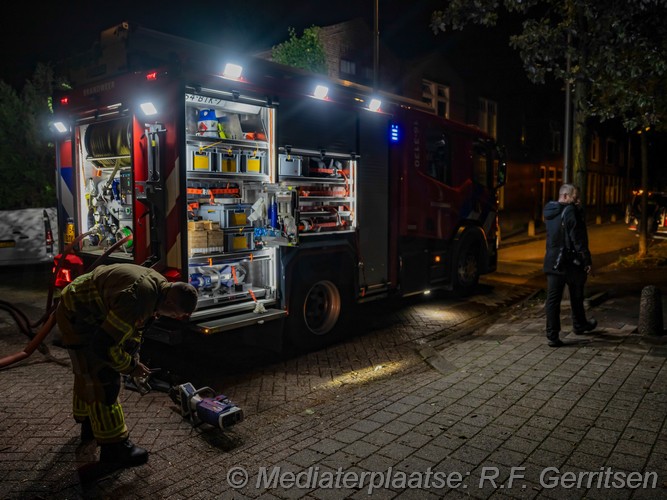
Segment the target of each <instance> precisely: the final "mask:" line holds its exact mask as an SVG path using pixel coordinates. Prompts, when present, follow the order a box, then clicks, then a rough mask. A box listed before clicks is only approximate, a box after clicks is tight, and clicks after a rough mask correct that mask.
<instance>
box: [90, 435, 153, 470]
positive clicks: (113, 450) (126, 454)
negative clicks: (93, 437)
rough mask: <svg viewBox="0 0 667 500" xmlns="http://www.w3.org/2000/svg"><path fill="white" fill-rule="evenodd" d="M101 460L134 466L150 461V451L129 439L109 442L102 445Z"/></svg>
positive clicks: (124, 465)
mask: <svg viewBox="0 0 667 500" xmlns="http://www.w3.org/2000/svg"><path fill="white" fill-rule="evenodd" d="M100 448H101V453H100V462H103V463H106V464H114V465H116V466H119V467H134V466H135V465H142V464H145V463H146V462H148V452H147V451H146V450H144V449H143V448H140V447H139V446H136V445H135V444H133V443H132V441H130V440H129V439H126V440H125V441H122V442H120V443H110V444H109V443H107V444H103V445H101V446H100Z"/></svg>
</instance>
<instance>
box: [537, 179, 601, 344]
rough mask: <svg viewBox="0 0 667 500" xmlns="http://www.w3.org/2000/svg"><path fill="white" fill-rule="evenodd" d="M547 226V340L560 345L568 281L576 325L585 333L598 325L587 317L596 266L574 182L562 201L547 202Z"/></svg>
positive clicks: (563, 190)
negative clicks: (588, 283) (587, 297)
mask: <svg viewBox="0 0 667 500" xmlns="http://www.w3.org/2000/svg"><path fill="white" fill-rule="evenodd" d="M544 220H545V223H546V229H547V241H546V254H545V256H544V268H543V270H544V272H545V273H546V275H547V300H546V303H545V310H546V317H547V326H546V333H547V340H548V342H549V346H551V347H560V346H562V345H563V342H562V341H561V340H560V338H559V334H560V303H561V300H562V298H563V290H564V288H565V285H567V288H568V290H569V292H570V306H571V309H572V329H573V331H574V333H575V334H577V335H583V334H585V333H586V332H589V331H592V330H594V329H595V327H596V326H597V321H595V320H594V319H591V320H590V321H588V320H587V319H586V310H585V309H584V285H585V284H586V279H587V277H588V275H589V274H590V273H591V270H592V261H591V252H590V250H589V248H588V232H587V230H586V222H585V220H584V215H583V210H582V209H581V207H580V206H579V190H578V189H577V188H576V187H575V186H573V185H572V184H563V185H562V186H561V188H560V191H559V195H558V201H550V202H549V203H547V204H546V205H545V206H544Z"/></svg>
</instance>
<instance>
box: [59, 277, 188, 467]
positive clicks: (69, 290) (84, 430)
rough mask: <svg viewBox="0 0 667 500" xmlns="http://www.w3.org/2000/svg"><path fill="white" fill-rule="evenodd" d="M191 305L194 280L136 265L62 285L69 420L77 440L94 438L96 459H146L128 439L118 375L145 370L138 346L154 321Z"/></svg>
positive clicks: (127, 462)
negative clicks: (70, 384)
mask: <svg viewBox="0 0 667 500" xmlns="http://www.w3.org/2000/svg"><path fill="white" fill-rule="evenodd" d="M196 305H197V291H196V289H195V288H194V287H193V286H192V285H190V284H187V283H181V282H176V283H170V282H169V281H167V279H166V278H165V277H164V276H162V275H161V274H160V273H158V272H157V271H154V270H153V269H150V268H146V267H142V266H138V265H135V264H113V265H108V266H99V267H97V268H96V269H94V270H93V271H91V272H89V273H87V274H84V275H82V276H80V277H78V278H77V279H75V280H74V281H73V282H72V283H71V284H70V285H68V286H67V287H66V288H65V289H64V290H63V292H62V297H61V300H60V303H59V304H58V309H57V312H56V318H57V321H58V327H59V328H60V331H61V333H62V341H63V346H64V347H66V348H67V350H68V352H69V355H70V358H71V360H72V371H73V372H74V391H73V392H74V395H73V414H74V419H75V420H76V421H77V422H78V423H80V424H81V439H82V441H86V440H92V439H93V438H94V439H96V440H97V443H98V444H99V445H100V448H101V452H100V462H102V463H108V464H114V465H116V466H120V467H130V466H134V465H140V464H143V463H145V462H146V461H147V460H148V452H147V451H146V450H145V449H143V448H140V447H138V446H136V445H134V444H133V443H132V442H131V441H130V440H129V432H128V429H127V426H126V425H125V417H124V415H123V410H122V408H121V405H120V402H119V400H118V395H119V393H120V388H121V374H128V375H130V376H132V377H145V376H147V375H148V374H149V373H150V370H149V369H148V368H147V367H146V366H145V365H144V364H142V363H141V361H140V360H139V355H138V346H139V345H140V343H141V336H142V333H143V329H144V328H145V327H146V325H147V323H148V322H149V321H150V320H151V319H152V318H154V317H156V316H166V317H169V318H174V319H186V318H187V317H189V316H190V314H191V313H192V311H194V309H195V307H196ZM133 350H134V351H137V352H136V353H134V354H132V353H131V352H132V351H133Z"/></svg>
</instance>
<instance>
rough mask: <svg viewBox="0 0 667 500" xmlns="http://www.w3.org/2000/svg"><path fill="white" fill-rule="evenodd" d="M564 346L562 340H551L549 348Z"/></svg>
mask: <svg viewBox="0 0 667 500" xmlns="http://www.w3.org/2000/svg"><path fill="white" fill-rule="evenodd" d="M564 345H565V343H564V342H563V341H562V340H561V339H549V347H563V346H564Z"/></svg>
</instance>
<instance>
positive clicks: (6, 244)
mask: <svg viewBox="0 0 667 500" xmlns="http://www.w3.org/2000/svg"><path fill="white" fill-rule="evenodd" d="M15 246H16V242H15V241H14V240H0V248H14V247H15Z"/></svg>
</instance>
